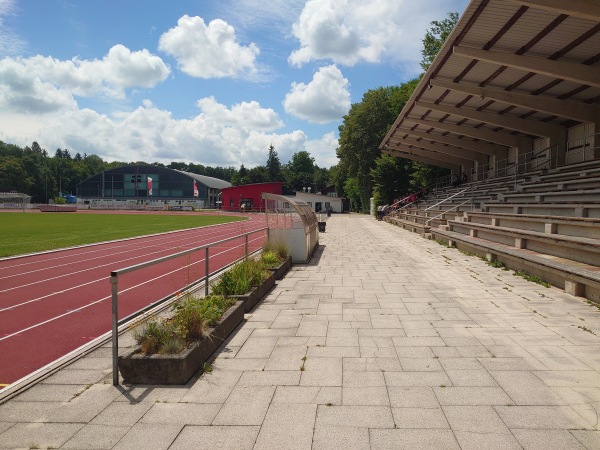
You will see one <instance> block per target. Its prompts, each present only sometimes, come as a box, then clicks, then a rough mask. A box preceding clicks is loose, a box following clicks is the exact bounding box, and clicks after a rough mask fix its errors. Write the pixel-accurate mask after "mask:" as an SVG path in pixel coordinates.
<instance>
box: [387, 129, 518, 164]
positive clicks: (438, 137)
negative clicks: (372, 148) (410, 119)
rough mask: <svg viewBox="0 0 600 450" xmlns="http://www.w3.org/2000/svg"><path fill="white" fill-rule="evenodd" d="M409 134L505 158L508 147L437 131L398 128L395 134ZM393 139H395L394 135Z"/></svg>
mask: <svg viewBox="0 0 600 450" xmlns="http://www.w3.org/2000/svg"><path fill="white" fill-rule="evenodd" d="M404 133H406V134H408V135H410V136H413V137H420V138H423V139H425V140H427V141H435V142H440V143H442V144H448V145H453V146H455V147H460V148H466V149H469V150H473V151H475V152H479V153H481V154H484V155H492V156H500V157H502V158H505V155H506V151H507V148H506V146H503V145H497V144H490V143H489V142H486V141H472V140H470V139H459V138H457V137H454V136H444V135H442V134H437V133H425V132H424V131H419V130H410V129H398V130H397V133H395V135H401V134H404ZM392 139H394V138H393V137H392Z"/></svg>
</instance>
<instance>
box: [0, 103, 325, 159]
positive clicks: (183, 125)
mask: <svg viewBox="0 0 600 450" xmlns="http://www.w3.org/2000/svg"><path fill="white" fill-rule="evenodd" d="M198 105H199V106H200V109H201V111H200V112H199V113H198V114H197V115H196V116H194V117H192V118H190V119H176V118H174V117H173V115H172V114H171V112H169V111H166V110H163V109H159V108H157V107H156V106H155V105H153V104H152V102H151V101H149V100H146V101H144V102H143V105H142V106H140V107H138V108H136V109H135V110H133V111H129V112H120V113H118V114H113V115H112V116H108V115H103V114H99V113H97V112H96V111H93V110H90V109H77V108H71V109H68V110H62V111H57V112H54V113H48V114H46V115H45V116H43V118H42V116H40V115H39V114H14V113H9V112H7V111H6V110H5V109H4V108H0V123H2V124H3V126H2V127H0V140H2V141H4V142H11V143H14V144H16V145H21V146H24V145H31V142H32V141H33V140H36V141H37V142H39V143H40V145H41V146H42V147H44V148H46V149H48V150H49V151H52V150H53V149H56V148H67V149H69V151H70V152H71V153H72V154H75V153H77V152H79V153H81V154H83V153H88V154H97V155H99V156H100V157H102V158H103V159H105V160H108V161H115V160H116V161H147V162H155V161H158V162H163V163H169V162H171V161H185V162H194V163H200V164H205V165H211V166H217V165H220V166H230V165H232V166H235V167H239V166H240V165H241V164H244V165H245V166H246V167H254V166H256V165H264V164H265V163H266V161H267V156H268V148H269V146H270V145H271V144H272V145H273V146H275V149H276V150H277V153H278V154H279V158H280V160H281V161H282V162H283V163H285V162H287V161H289V159H290V158H291V156H292V155H293V154H294V153H296V152H299V151H302V150H308V149H311V150H314V151H315V152H316V154H314V155H313V157H315V159H316V161H317V164H319V165H320V166H321V167H328V165H331V164H334V163H335V161H334V162H331V161H333V160H332V159H331V157H332V156H335V146H337V144H335V145H334V144H333V141H332V139H334V138H333V137H332V138H331V139H330V138H329V137H327V139H323V140H322V142H321V141H309V140H308V137H307V136H306V134H305V133H304V132H303V131H301V130H295V131H291V132H286V133H275V132H272V131H269V130H271V129H272V128H275V125H277V126H279V125H280V119H279V118H277V117H276V116H273V114H274V113H273V112H272V110H270V109H264V108H261V107H260V105H259V104H258V103H256V102H250V103H247V104H245V106H244V105H243V104H239V105H233V106H232V107H227V106H225V105H222V104H219V103H218V102H216V100H215V99H213V98H209V99H202V100H199V101H198ZM249 110H250V111H252V114H256V115H258V116H259V117H264V118H265V119H264V120H263V121H262V122H260V121H259V123H258V125H257V127H256V128H251V127H249V126H248V124H244V118H245V117H247V114H248V111H249ZM332 136H333V135H332ZM332 148H333V150H331V151H329V150H330V149H332ZM311 154H312V151H311ZM322 158H323V159H322Z"/></svg>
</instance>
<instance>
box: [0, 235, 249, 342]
mask: <svg viewBox="0 0 600 450" xmlns="http://www.w3.org/2000/svg"><path fill="white" fill-rule="evenodd" d="M235 248H237V246H236V247H232V248H229V249H226V250H225V251H223V252H220V253H217V254H215V255H214V256H218V255H221V254H224V253H226V252H229V251H231V250H233V249H235ZM194 264H197V263H194ZM179 270H182V268H181V267H178V268H177V269H176V270H172V271H171V272H166V273H163V274H162V275H159V276H157V277H154V278H151V279H149V280H146V281H144V282H142V283H139V284H136V285H135V286H131V287H128V288H127V289H123V290H122V291H119V294H122V293H124V292H127V291H130V290H132V289H135V288H138V287H140V286H144V285H146V284H148V283H152V282H154V281H156V280H160V279H161V278H164V277H166V276H169V275H172V274H174V273H176V272H178V271H179ZM110 298H112V296H110V295H107V296H106V297H102V298H101V299H99V300H95V301H93V302H91V303H88V304H87V305H83V306H80V307H79V308H76V309H72V310H71V311H69V312H66V313H64V314H60V315H58V316H55V317H52V318H51V319H47V320H44V321H43V322H39V323H36V324H35V325H31V326H30V327H27V328H23V329H22V330H19V331H15V332H14V333H11V334H8V335H6V336H3V337H0V342H1V341H4V340H6V339H9V338H11V337H14V336H17V335H19V334H22V333H24V332H26V331H29V330H33V329H35V328H39V327H41V326H42V325H45V324H47V323H50V322H54V321H55V320H58V319H61V318H63V317H66V316H68V315H70V314H73V313H76V312H79V311H82V310H84V309H86V308H89V307H90V306H94V305H97V304H98V303H101V302H103V301H105V300H108V299H110Z"/></svg>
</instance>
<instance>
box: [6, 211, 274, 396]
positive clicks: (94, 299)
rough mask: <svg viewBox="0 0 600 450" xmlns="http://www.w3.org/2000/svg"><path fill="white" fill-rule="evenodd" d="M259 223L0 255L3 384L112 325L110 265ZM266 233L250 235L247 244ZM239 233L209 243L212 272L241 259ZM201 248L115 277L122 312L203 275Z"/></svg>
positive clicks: (254, 243)
mask: <svg viewBox="0 0 600 450" xmlns="http://www.w3.org/2000/svg"><path fill="white" fill-rule="evenodd" d="M262 227H264V221H263V220H261V218H260V217H255V218H253V219H250V220H247V221H243V222H233V223H228V224H223V225H213V226H207V227H201V228H195V229H190V230H183V231H175V232H170V233H162V234H159V235H154V236H147V237H141V238H133V239H127V240H121V241H115V242H110V243H104V244H95V245H90V246H85V247H80V248H74V249H67V250H63V251H57V252H48V253H41V254H36V255H30V256H25V257H21V258H11V259H5V260H2V261H0V388H1V387H2V385H8V384H11V383H14V382H15V381H16V380H18V379H20V378H22V377H24V376H26V375H29V374H31V373H32V372H34V371H35V370H37V369H39V368H41V367H44V366H45V365H47V364H49V363H51V362H53V361H55V360H56V359H58V358H60V357H62V356H64V355H66V354H67V353H69V352H71V351H73V350H75V349H77V348H79V347H81V346H82V345H84V344H86V343H88V342H90V341H92V340H93V339H95V338H97V337H98V336H101V335H102V334H104V333H106V332H108V331H110V330H111V314H112V309H111V285H110V272H111V271H113V270H118V269H122V268H125V267H129V266H133V265H136V264H140V263H143V262H147V261H151V260H153V259H157V258H160V257H163V256H167V255H170V254H174V253H177V252H181V251H183V250H186V249H190V248H194V247H199V246H202V245H206V244H209V243H214V242H217V241H220V240H223V239H227V238H230V237H232V236H236V235H239V234H241V233H248V232H251V231H254V230H258V229H260V228H262ZM265 237H266V233H265V234H262V233H260V234H259V233H257V234H255V235H253V236H251V237H250V241H249V247H250V251H252V250H255V249H257V248H259V247H261V246H262V244H263V243H264V240H265ZM244 243H245V239H244V238H239V239H234V240H232V241H229V242H227V243H224V244H219V245H218V246H215V247H212V248H211V250H210V262H209V269H210V271H211V272H214V271H215V270H217V269H219V268H222V267H224V266H225V265H227V264H228V263H230V262H231V261H233V260H235V259H237V258H239V257H240V256H242V255H243V252H244ZM204 273H205V265H204V252H203V251H202V252H194V253H192V254H191V255H187V256H183V257H179V258H174V259H172V260H170V261H167V262H165V263H161V264H158V265H156V266H151V267H149V268H146V269H142V270H139V271H135V272H132V273H130V274H127V275H124V276H122V277H120V278H119V318H123V317H126V316H128V315H130V314H132V313H134V312H136V311H138V310H140V309H142V308H143V307H145V306H147V305H149V304H151V303H153V302H155V301H157V300H160V299H161V298H164V297H165V296H167V295H169V294H172V293H174V292H177V291H178V290H179V289H181V287H182V286H185V285H186V284H188V283H189V282H191V281H192V280H197V279H200V278H201V277H202V276H204Z"/></svg>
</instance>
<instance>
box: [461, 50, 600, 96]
mask: <svg viewBox="0 0 600 450" xmlns="http://www.w3.org/2000/svg"><path fill="white" fill-rule="evenodd" d="M453 51H454V54H455V55H457V56H462V57H463V58H471V59H476V60H478V61H486V62H489V63H492V64H498V65H501V66H508V67H512V68H515V69H520V70H526V71H528V72H534V73H539V74H542V75H547V76H549V77H554V78H560V79H562V80H569V81H573V82H575V83H581V84H585V85H588V86H594V87H600V76H599V75H600V70H599V69H598V67H594V66H588V65H585V64H578V63H573V62H566V61H555V60H552V59H548V58H539V57H534V56H523V55H516V54H514V53H506V52H497V51H494V50H481V49H478V48H471V47H462V46H458V45H456V46H454V47H453Z"/></svg>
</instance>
